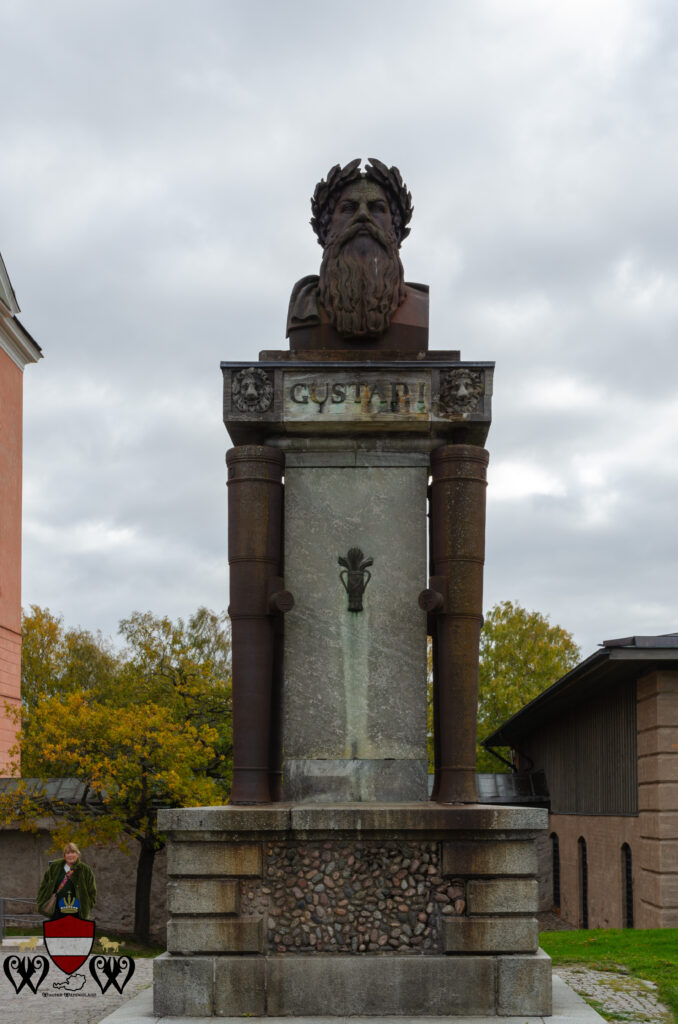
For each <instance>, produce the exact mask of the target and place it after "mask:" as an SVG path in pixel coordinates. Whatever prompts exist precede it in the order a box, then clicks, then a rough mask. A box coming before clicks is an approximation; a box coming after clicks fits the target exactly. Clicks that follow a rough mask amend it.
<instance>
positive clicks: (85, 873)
mask: <svg viewBox="0 0 678 1024" xmlns="http://www.w3.org/2000/svg"><path fill="white" fill-rule="evenodd" d="M96 899H97V887H96V882H95V881H94V872H93V871H92V869H91V868H90V867H89V866H88V865H87V864H85V863H83V861H81V860H80V850H79V849H78V847H77V846H76V845H75V843H66V845H65V846H64V856H63V860H53V861H51V862H50V864H49V865H48V867H47V871H45V874H44V876H43V879H42V882H41V883H40V888H39V889H38V898H37V899H36V901H35V902H36V905H37V908H38V911H39V912H40V913H41V914H44V916H45V917H49V919H50V920H51V921H56V920H57V918H59V917H80V918H82V919H83V920H86V919H87V918H88V917H89V915H90V914H91V912H92V907H93V906H94V904H95V903H96Z"/></svg>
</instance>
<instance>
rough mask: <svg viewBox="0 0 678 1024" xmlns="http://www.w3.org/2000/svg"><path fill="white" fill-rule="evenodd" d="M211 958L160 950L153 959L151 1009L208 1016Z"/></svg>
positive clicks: (211, 999)
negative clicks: (181, 955) (161, 952)
mask: <svg viewBox="0 0 678 1024" xmlns="http://www.w3.org/2000/svg"><path fill="white" fill-rule="evenodd" d="M213 974H214V960H213V958H212V957H203V956H191V957H178V956H170V955H169V953H163V954H162V955H161V956H158V957H156V958H155V960H154V961H153V1012H154V1013H155V1014H157V1015H158V1016H160V1017H166V1016H167V1017H183V1016H185V1017H211V1016H212V1013H213V1011H214V996H213Z"/></svg>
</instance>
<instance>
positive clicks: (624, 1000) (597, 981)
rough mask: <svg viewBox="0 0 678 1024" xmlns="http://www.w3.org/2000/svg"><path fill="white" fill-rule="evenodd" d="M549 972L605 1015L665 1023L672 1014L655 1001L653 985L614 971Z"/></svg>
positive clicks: (631, 1023)
mask: <svg viewBox="0 0 678 1024" xmlns="http://www.w3.org/2000/svg"><path fill="white" fill-rule="evenodd" d="M553 973H554V974H557V975H558V977H559V978H562V979H563V981H564V982H566V984H568V985H569V986H570V988H573V989H574V990H575V992H578V993H579V995H580V996H583V997H584V999H586V1001H587V1002H590V1003H592V1005H593V1007H594V1009H596V1010H598V1011H599V1012H600V1010H601V1009H602V1010H603V1011H604V1012H605V1013H606V1014H607V1015H608V1016H610V1015H611V1016H613V1017H614V1018H616V1019H617V1020H620V1021H624V1022H625V1024H669V1022H671V1024H672V1022H673V1019H674V1018H673V1014H672V1012H671V1010H669V1008H668V1007H667V1006H664V1005H663V1004H662V1003H660V1002H659V1000H658V999H657V995H656V985H655V984H654V983H653V982H651V981H641V980H640V979H639V978H632V977H631V975H630V974H628V973H626V971H625V970H624V969H623V968H620V969H619V971H618V972H612V971H593V970H591V968H589V967H581V966H579V965H578V964H577V966H575V967H554V969H553Z"/></svg>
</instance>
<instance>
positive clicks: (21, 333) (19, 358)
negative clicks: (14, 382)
mask: <svg viewBox="0 0 678 1024" xmlns="http://www.w3.org/2000/svg"><path fill="white" fill-rule="evenodd" d="M0 348H1V349H2V350H3V352H6V353H7V355H8V356H9V358H10V359H11V360H12V362H13V363H15V364H16V366H18V367H19V369H20V370H23V368H24V366H26V364H27V363H37V361H38V359H42V352H41V351H40V346H39V345H38V344H37V343H36V342H35V341H33V339H32V338H31V336H30V334H29V333H28V331H27V330H26V329H25V328H24V327H23V326H22V325H21V323H20V321H19V320H17V318H16V317H15V316H7V315H6V314H5V310H4V308H3V306H2V305H0Z"/></svg>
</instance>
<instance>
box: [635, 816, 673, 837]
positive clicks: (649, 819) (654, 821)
mask: <svg viewBox="0 0 678 1024" xmlns="http://www.w3.org/2000/svg"><path fill="white" fill-rule="evenodd" d="M640 834H641V835H642V836H648V837H650V838H652V839H678V810H676V811H644V812H643V813H642V814H641V815H640Z"/></svg>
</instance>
